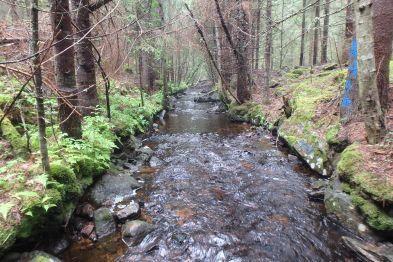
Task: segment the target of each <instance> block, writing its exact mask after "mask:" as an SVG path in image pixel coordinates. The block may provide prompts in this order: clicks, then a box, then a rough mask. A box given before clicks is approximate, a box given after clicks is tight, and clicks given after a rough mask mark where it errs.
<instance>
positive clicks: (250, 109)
mask: <svg viewBox="0 0 393 262" xmlns="http://www.w3.org/2000/svg"><path fill="white" fill-rule="evenodd" d="M228 115H229V118H230V119H231V120H232V121H239V122H249V123H252V124H254V125H263V124H264V123H265V116H264V114H263V110H262V107H261V105H259V104H257V103H244V104H241V105H234V104H232V105H230V106H229V110H228Z"/></svg>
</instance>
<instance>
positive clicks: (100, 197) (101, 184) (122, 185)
mask: <svg viewBox="0 0 393 262" xmlns="http://www.w3.org/2000/svg"><path fill="white" fill-rule="evenodd" d="M140 187H141V185H140V183H139V182H138V181H137V180H136V179H135V178H133V177H132V176H130V175H128V174H118V175H110V174H106V175H104V176H103V177H102V178H101V180H100V181H98V182H97V183H96V184H95V185H94V186H93V188H92V190H91V191H90V193H89V195H88V196H89V198H90V199H91V201H93V202H94V203H95V204H96V205H98V206H102V205H103V204H104V203H105V202H106V201H111V200H113V199H114V198H115V197H116V196H118V195H121V196H126V195H131V194H132V193H133V190H134V189H137V188H140Z"/></svg>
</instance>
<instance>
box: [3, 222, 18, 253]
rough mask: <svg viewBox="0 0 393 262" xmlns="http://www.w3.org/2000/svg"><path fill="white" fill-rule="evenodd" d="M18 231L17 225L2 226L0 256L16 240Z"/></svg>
mask: <svg viewBox="0 0 393 262" xmlns="http://www.w3.org/2000/svg"><path fill="white" fill-rule="evenodd" d="M16 235H17V231H16V228H15V227H12V228H6V227H3V226H2V227H0V257H1V256H2V255H3V254H4V252H5V251H6V250H7V249H8V248H10V247H11V246H12V244H13V243H14V242H15V239H16Z"/></svg>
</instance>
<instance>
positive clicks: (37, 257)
mask: <svg viewBox="0 0 393 262" xmlns="http://www.w3.org/2000/svg"><path fill="white" fill-rule="evenodd" d="M18 261H20V262H61V260H60V259H58V258H57V257H55V256H52V255H49V254H48V253H45V252H43V251H32V252H29V253H23V254H22V256H21V257H20V258H19V260H18Z"/></svg>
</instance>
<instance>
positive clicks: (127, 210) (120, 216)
mask: <svg viewBox="0 0 393 262" xmlns="http://www.w3.org/2000/svg"><path fill="white" fill-rule="evenodd" d="M140 214H141V209H140V207H139V204H138V203H135V202H132V203H130V204H128V205H127V206H126V207H124V208H122V209H120V210H119V211H116V212H115V217H116V219H117V220H118V221H120V222H124V221H126V220H127V219H136V218H138V217H139V216H140Z"/></svg>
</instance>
